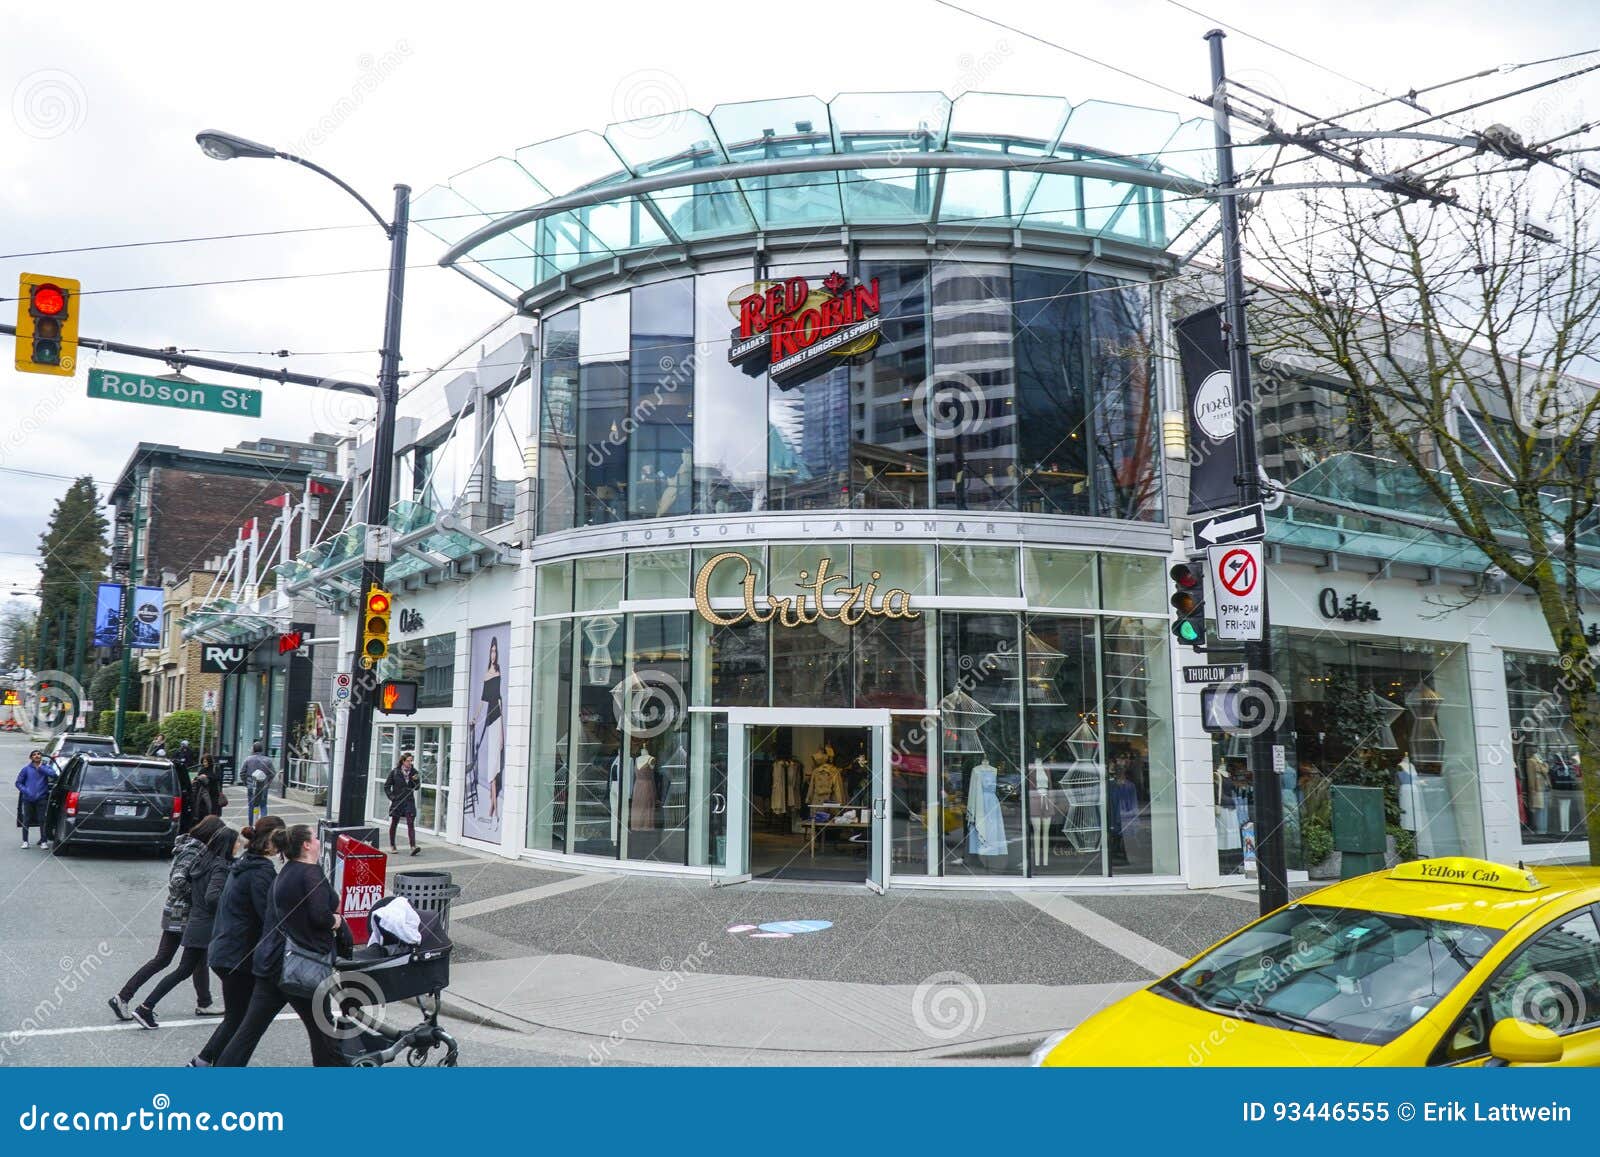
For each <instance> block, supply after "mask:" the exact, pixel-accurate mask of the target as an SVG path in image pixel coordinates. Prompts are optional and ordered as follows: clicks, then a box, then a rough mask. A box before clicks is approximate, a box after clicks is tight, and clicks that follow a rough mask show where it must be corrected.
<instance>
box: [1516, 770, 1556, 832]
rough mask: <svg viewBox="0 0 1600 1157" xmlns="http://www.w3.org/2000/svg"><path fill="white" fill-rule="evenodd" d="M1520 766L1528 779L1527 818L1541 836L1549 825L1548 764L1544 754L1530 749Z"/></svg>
mask: <svg viewBox="0 0 1600 1157" xmlns="http://www.w3.org/2000/svg"><path fill="white" fill-rule="evenodd" d="M1522 767H1523V773H1524V774H1525V775H1526V777H1527V780H1528V818H1529V819H1530V820H1532V821H1533V830H1534V831H1535V832H1537V833H1538V834H1539V835H1541V836H1542V835H1544V834H1545V832H1546V831H1547V830H1548V829H1549V827H1550V765H1549V764H1548V763H1546V762H1545V761H1544V756H1542V755H1540V754H1539V753H1538V752H1537V751H1531V752H1529V753H1528V758H1527V759H1525V760H1524V761H1523V763H1522Z"/></svg>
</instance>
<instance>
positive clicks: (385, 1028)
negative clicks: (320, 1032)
mask: <svg viewBox="0 0 1600 1157" xmlns="http://www.w3.org/2000/svg"><path fill="white" fill-rule="evenodd" d="M393 902H394V898H393V897H391V898H390V899H388V900H385V901H383V902H382V903H380V904H378V905H376V906H375V907H374V908H373V909H372V915H373V916H375V915H377V914H378V913H379V912H380V911H381V910H382V909H383V907H384V906H385V905H387V904H390V903H393ZM370 918H371V916H369V919H370ZM417 918H418V921H419V926H420V927H419V930H420V932H421V939H420V941H419V942H418V943H416V944H407V943H404V942H402V941H401V940H400V939H399V938H398V937H396V936H394V935H393V934H391V933H390V932H389V931H388V930H387V929H385V928H383V926H382V925H381V924H380V925H379V928H380V933H379V942H378V943H373V944H364V945H362V946H361V947H359V948H357V949H356V950H355V951H354V953H353V954H352V955H351V956H350V957H348V958H341V959H339V960H338V961H336V962H335V965H334V969H335V982H334V985H333V988H332V994H331V995H332V999H333V1006H334V1009H335V1011H336V1014H337V1017H338V1020H339V1029H340V1030H341V1031H340V1034H339V1036H340V1046H341V1048H342V1049H343V1050H344V1055H345V1057H346V1058H347V1059H348V1060H349V1062H350V1064H351V1065H352V1066H354V1067H356V1068H377V1067H378V1066H379V1065H386V1064H388V1063H389V1062H390V1061H392V1060H394V1059H395V1058H396V1057H397V1056H399V1055H400V1054H401V1053H405V1055H406V1063H407V1064H408V1065H412V1066H413V1067H420V1066H422V1065H426V1064H427V1063H428V1056H429V1054H430V1053H432V1052H433V1050H434V1049H437V1048H443V1049H444V1050H445V1052H444V1055H443V1056H442V1057H440V1058H439V1061H438V1063H439V1065H441V1066H443V1067H445V1068H453V1067H455V1064H456V1059H457V1057H458V1056H459V1054H460V1049H459V1048H458V1047H457V1045H456V1041H455V1038H454V1037H452V1036H451V1035H450V1034H449V1033H448V1032H446V1031H445V1030H444V1029H442V1028H440V1027H439V1002H440V997H441V995H442V994H443V992H444V990H445V989H446V988H447V987H449V985H450V937H449V934H448V933H447V932H446V931H445V926H444V919H445V917H444V913H442V912H419V913H417ZM402 1000H414V1001H416V1004H417V1009H418V1011H419V1012H421V1014H422V1020H421V1022H419V1023H418V1024H416V1025H415V1026H413V1027H412V1028H409V1029H405V1030H403V1031H402V1030H399V1029H397V1028H395V1027H392V1026H390V1025H389V1024H387V1023H386V1022H385V1019H384V1014H383V1006H384V1005H386V1004H389V1003H391V1002H394V1001H402ZM372 1009H376V1014H374V1013H373V1012H371V1011H369V1010H372Z"/></svg>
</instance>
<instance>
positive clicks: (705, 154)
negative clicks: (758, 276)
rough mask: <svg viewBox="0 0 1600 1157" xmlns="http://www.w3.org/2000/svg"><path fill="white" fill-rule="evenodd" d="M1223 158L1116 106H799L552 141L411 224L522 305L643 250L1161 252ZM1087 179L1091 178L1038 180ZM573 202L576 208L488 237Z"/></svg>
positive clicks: (444, 192)
mask: <svg viewBox="0 0 1600 1157" xmlns="http://www.w3.org/2000/svg"><path fill="white" fill-rule="evenodd" d="M1238 151H1239V152H1240V153H1246V152H1248V150H1246V149H1243V148H1241V149H1240V150H1238ZM1212 156H1213V143H1212V128H1211V123H1210V121H1209V120H1204V119H1198V118H1197V119H1193V120H1187V121H1181V120H1180V119H1179V118H1178V117H1177V116H1176V115H1175V114H1174V113H1171V112H1166V111H1162V110H1158V109H1149V108H1139V107H1136V106H1133V105H1124V104H1115V103H1111V102H1107V101H1086V102H1084V103H1082V104H1079V105H1076V106H1074V105H1071V104H1069V103H1068V102H1067V101H1066V100H1064V99H1062V98H1060V97H1052V96H1028V95H1019V94H1007V93H988V92H967V93H963V94H962V95H960V96H959V97H957V98H956V99H954V100H952V99H950V98H949V97H947V96H945V95H944V94H943V93H938V92H889V93H884V92H875V93H841V94H840V95H839V96H837V97H835V98H834V99H833V100H831V101H824V100H822V99H820V98H818V97H814V96H801V97H785V98H781V99H778V100H762V101H748V102H743V103H738V104H723V105H718V106H717V107H715V108H714V109H712V110H711V112H710V113H709V114H706V113H701V112H697V111H695V110H693V109H684V110H680V111H676V112H669V113H665V114H662V115H660V116H654V117H649V118H645V119H642V120H637V121H627V122H623V123H619V124H614V125H611V126H610V127H608V128H607V129H606V131H605V132H604V133H603V134H601V133H594V132H576V133H570V134H568V135H566V136H563V137H557V138H555V139H554V140H548V141H541V142H539V143H537V144H533V145H529V146H527V147H526V148H522V149H518V150H517V151H516V153H515V155H514V156H509V157H496V158H494V159H493V160H490V161H486V162H484V163H483V164H481V165H478V166H476V167H474V168H472V169H469V170H467V171H466V172H463V173H459V174H457V175H456V176H455V177H452V178H451V180H450V182H449V184H448V185H440V186H435V187H434V188H432V189H429V190H428V191H427V192H426V193H424V194H422V195H421V196H420V197H418V198H417V201H416V204H415V207H414V215H413V218H412V220H413V221H414V222H415V223H417V224H419V225H421V226H422V227H424V228H426V229H428V230H429V231H430V232H432V233H433V234H434V235H435V236H437V237H439V238H440V239H441V240H443V241H445V242H446V243H448V244H451V245H455V244H457V243H463V242H467V241H468V239H469V238H470V237H472V235H473V234H474V233H475V232H477V231H479V230H483V229H488V231H489V233H490V234H491V235H489V236H486V237H484V238H483V239H481V240H479V241H477V242H476V243H472V244H470V245H469V247H468V248H466V249H465V251H464V252H463V253H462V254H461V257H460V260H462V261H463V262H465V263H467V264H470V265H471V266H472V267H473V269H474V270H475V273H476V275H477V276H479V277H481V278H483V279H484V280H486V281H487V282H488V283H490V284H493V285H495V286H503V287H505V289H507V290H509V291H511V292H512V293H514V294H522V293H526V292H527V291H529V290H530V289H532V288H534V287H536V286H540V285H544V284H547V283H550V282H552V281H553V280H554V279H556V278H559V277H560V276H561V275H562V274H564V273H571V272H573V271H574V270H579V269H583V268H585V267H587V266H594V265H603V264H605V263H608V262H611V261H613V260H615V259H616V258H618V257H619V256H625V255H628V254H633V253H638V252H640V251H656V252H660V251H665V250H673V249H680V248H683V247H686V246H689V245H693V244H696V243H703V242H705V241H708V240H715V239H719V238H724V237H731V236H742V235H753V234H756V233H760V232H776V231H783V230H810V231H813V232H817V231H820V230H824V229H827V228H828V227H830V226H832V227H834V228H838V227H842V226H863V225H866V226H875V225H900V224H915V225H919V226H924V227H938V226H941V225H953V226H956V227H958V228H959V229H960V230H962V231H963V232H968V233H970V232H971V231H974V230H979V229H984V228H991V229H994V230H998V231H1002V232H1004V231H1008V230H1014V229H1029V230H1039V231H1041V232H1045V233H1050V234H1074V235H1078V236H1083V237H1093V238H1103V239H1105V240H1107V241H1112V242H1119V243H1122V244H1126V245H1129V246H1134V247H1138V248H1144V249H1151V250H1162V249H1165V248H1166V247H1167V246H1169V245H1171V244H1172V243H1173V242H1175V241H1177V240H1178V239H1179V238H1180V237H1184V236H1186V235H1188V234H1189V233H1190V232H1192V231H1193V230H1194V228H1195V227H1196V221H1197V219H1198V218H1199V217H1200V216H1201V215H1202V214H1203V213H1206V212H1207V211H1208V210H1210V208H1211V206H1210V201H1209V199H1208V198H1207V197H1206V195H1205V191H1204V190H1205V186H1206V185H1208V184H1209V183H1210V182H1211V181H1212V179H1213V162H1212ZM874 162H877V163H878V164H877V167H873V163H874ZM1076 162H1088V163H1090V164H1091V165H1092V166H1093V168H1092V172H1090V173H1089V175H1085V174H1084V173H1074V172H1060V171H1058V172H1048V171H1039V168H1038V166H1041V165H1044V166H1048V165H1049V164H1051V163H1057V164H1060V163H1065V164H1072V163H1076ZM1242 166H1243V162H1241V167H1242ZM730 168H733V169H734V170H735V171H733V172H728V170H729V169H730ZM641 181H643V182H651V185H650V187H648V188H642V189H641V188H636V187H634V185H633V183H637V182H641ZM613 190H614V192H613ZM574 195H575V196H576V200H577V202H578V203H576V204H573V205H572V206H571V207H570V208H565V209H560V207H558V206H552V210H553V211H552V212H550V214H549V215H547V216H544V217H541V218H538V219H534V220H530V221H526V222H525V223H520V224H519V223H514V222H509V221H506V222H504V224H505V225H507V226H513V225H514V227H508V228H504V229H501V230H498V231H496V230H495V229H494V228H492V227H493V226H495V225H496V224H497V223H499V222H501V221H503V219H504V218H506V217H507V216H508V215H511V214H513V213H515V212H517V211H518V210H524V209H534V208H537V207H539V206H542V205H545V204H547V203H549V202H552V201H554V200H556V199H557V198H561V197H569V196H574ZM558 209H560V211H555V210H558Z"/></svg>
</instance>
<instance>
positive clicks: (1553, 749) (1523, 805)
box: [1505, 651, 1589, 844]
mask: <svg viewBox="0 0 1600 1157" xmlns="http://www.w3.org/2000/svg"><path fill="white" fill-rule="evenodd" d="M1505 668H1506V701H1507V706H1508V707H1509V708H1510V712H1511V744H1512V758H1513V761H1514V763H1515V778H1516V788H1517V820H1518V823H1519V824H1520V825H1521V829H1522V842H1523V843H1526V844H1549V843H1560V842H1566V841H1569V840H1571V841H1578V842H1581V841H1584V840H1587V839H1588V838H1589V827H1588V824H1587V822H1586V818H1587V817H1586V814H1585V809H1584V800H1583V771H1582V769H1581V767H1580V765H1579V759H1578V737H1577V733H1576V732H1574V731H1573V728H1572V715H1571V713H1570V712H1569V711H1568V710H1567V701H1566V698H1565V690H1564V687H1563V683H1564V681H1565V672H1564V671H1563V670H1562V668H1561V664H1560V662H1559V660H1558V659H1557V657H1556V656H1555V655H1534V654H1527V653H1523V652H1518V651H1507V652H1506V653H1505Z"/></svg>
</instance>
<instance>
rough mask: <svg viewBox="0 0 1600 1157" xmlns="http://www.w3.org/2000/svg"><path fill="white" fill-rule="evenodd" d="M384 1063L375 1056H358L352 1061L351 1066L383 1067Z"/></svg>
mask: <svg viewBox="0 0 1600 1157" xmlns="http://www.w3.org/2000/svg"><path fill="white" fill-rule="evenodd" d="M382 1064H383V1062H382V1061H380V1060H377V1059H376V1058H374V1057H357V1058H356V1059H355V1060H353V1061H351V1062H350V1067H351V1068H353V1069H376V1068H379V1067H381V1066H382Z"/></svg>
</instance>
